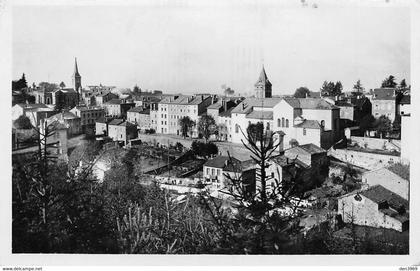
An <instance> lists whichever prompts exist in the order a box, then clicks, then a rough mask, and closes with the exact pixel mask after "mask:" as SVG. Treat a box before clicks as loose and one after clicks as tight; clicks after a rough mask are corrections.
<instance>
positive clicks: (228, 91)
mask: <svg viewBox="0 0 420 271" xmlns="http://www.w3.org/2000/svg"><path fill="white" fill-rule="evenodd" d="M222 89H223V93H224V94H225V96H232V95H233V94H234V93H235V91H234V90H233V89H231V88H230V87H228V86H226V85H222Z"/></svg>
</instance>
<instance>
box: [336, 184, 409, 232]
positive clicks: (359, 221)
mask: <svg viewBox="0 0 420 271" xmlns="http://www.w3.org/2000/svg"><path fill="white" fill-rule="evenodd" d="M408 207H409V205H408V201H407V200H405V199H404V198H402V197H401V196H399V195H397V194H395V193H393V192H391V191H389V190H388V189H386V188H384V187H383V186H381V185H375V186H372V187H369V188H368V189H366V190H362V191H356V192H353V193H350V194H346V195H344V196H341V197H339V198H338V205H337V209H338V210H337V211H338V214H339V215H341V216H342V219H343V221H344V222H345V223H354V224H356V225H362V226H369V227H376V228H386V229H394V230H396V231H399V232H402V231H405V230H407V229H408V226H409V213H408V209H409V208H408Z"/></svg>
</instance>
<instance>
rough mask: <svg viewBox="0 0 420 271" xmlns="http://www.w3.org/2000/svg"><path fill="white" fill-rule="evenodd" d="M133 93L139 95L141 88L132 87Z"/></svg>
mask: <svg viewBox="0 0 420 271" xmlns="http://www.w3.org/2000/svg"><path fill="white" fill-rule="evenodd" d="M133 93H134V94H139V95H141V88H139V86H137V85H135V86H134V87H133Z"/></svg>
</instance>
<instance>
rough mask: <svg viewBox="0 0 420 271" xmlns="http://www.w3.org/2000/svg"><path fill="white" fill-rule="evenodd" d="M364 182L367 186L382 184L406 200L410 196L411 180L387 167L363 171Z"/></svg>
mask: <svg viewBox="0 0 420 271" xmlns="http://www.w3.org/2000/svg"><path fill="white" fill-rule="evenodd" d="M362 183H363V185H364V186H365V187H371V186H375V185H381V186H383V187H384V188H386V189H388V190H389V191H391V192H393V193H395V194H397V195H399V196H400V197H402V198H404V199H406V200H408V198H409V187H410V183H409V181H408V180H405V179H403V178H401V177H400V176H398V175H397V174H395V173H394V172H392V171H390V170H389V169H387V168H385V167H384V168H380V169H377V170H371V171H367V172H365V173H363V174H362Z"/></svg>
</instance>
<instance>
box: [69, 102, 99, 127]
mask: <svg viewBox="0 0 420 271" xmlns="http://www.w3.org/2000/svg"><path fill="white" fill-rule="evenodd" d="M70 112H72V113H73V114H75V115H76V116H78V117H79V118H80V122H81V125H82V130H83V131H85V128H86V127H87V126H91V127H93V126H95V123H96V120H97V119H100V118H102V117H104V116H105V111H104V109H103V108H101V107H95V106H75V107H74V108H72V109H71V110H70Z"/></svg>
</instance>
